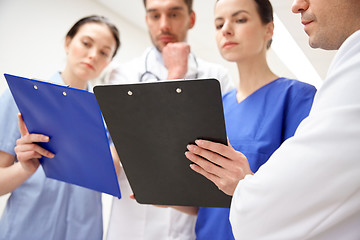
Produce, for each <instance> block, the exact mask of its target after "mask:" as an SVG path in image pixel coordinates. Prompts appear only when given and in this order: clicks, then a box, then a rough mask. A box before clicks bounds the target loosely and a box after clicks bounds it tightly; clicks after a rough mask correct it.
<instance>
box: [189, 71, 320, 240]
mask: <svg viewBox="0 0 360 240" xmlns="http://www.w3.org/2000/svg"><path fill="white" fill-rule="evenodd" d="M315 92H316V89H315V87H313V86H311V85H309V84H306V83H303V82H300V81H297V80H291V79H286V78H279V79H277V80H275V81H273V82H271V83H269V84H267V85H265V86H263V87H262V88H260V89H258V90H257V91H255V92H254V93H253V94H251V95H250V96H249V97H247V98H246V99H244V100H243V101H242V102H240V103H238V102H237V100H236V90H233V91H231V92H229V93H227V94H225V95H224V96H223V106H224V114H225V123H226V131H227V135H228V138H229V142H230V144H231V145H232V146H233V147H234V149H236V150H238V151H240V152H242V153H244V154H245V156H246V157H247V159H248V161H249V164H250V168H251V171H252V172H256V171H257V170H258V169H259V167H260V166H261V165H262V164H264V163H265V162H266V161H267V160H268V159H269V157H270V156H271V154H272V153H273V152H274V151H275V150H276V149H277V148H278V147H279V146H280V145H281V143H282V142H284V141H285V140H286V139H288V138H289V137H292V136H293V135H294V133H295V130H296V128H297V127H298V125H299V124H300V122H301V121H302V120H303V119H304V118H306V117H307V116H308V115H309V112H310V109H311V105H312V102H313V98H314V95H315ZM229 212H230V209H229V208H205V207H202V208H200V209H199V212H198V218H197V222H196V227H195V231H196V239H197V240H202V239H204V240H205V239H206V240H215V239H219V240H227V239H234V237H233V234H232V230H231V225H230V221H229Z"/></svg>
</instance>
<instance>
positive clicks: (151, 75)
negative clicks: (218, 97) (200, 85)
mask: <svg viewBox="0 0 360 240" xmlns="http://www.w3.org/2000/svg"><path fill="white" fill-rule="evenodd" d="M153 50H154V49H153V48H152V49H150V50H149V51H148V52H147V54H146V56H145V72H144V73H143V74H141V76H140V82H145V80H144V78H145V76H148V77H152V78H153V79H156V81H160V78H159V77H158V76H157V75H156V74H155V73H153V72H151V71H149V70H148V57H149V54H150V53H151V52H152V51H153ZM190 55H191V56H192V57H193V58H194V62H195V66H196V74H195V79H197V78H198V75H199V74H198V73H199V71H198V67H199V64H198V62H197V59H196V57H195V55H194V54H192V53H190Z"/></svg>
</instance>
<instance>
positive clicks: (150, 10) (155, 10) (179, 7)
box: [146, 6, 184, 13]
mask: <svg viewBox="0 0 360 240" xmlns="http://www.w3.org/2000/svg"><path fill="white" fill-rule="evenodd" d="M169 10H170V11H183V10H184V7H181V6H176V7H172V8H170V9H169ZM157 11H159V10H158V9H157V8H149V9H147V10H146V12H147V13H151V12H157Z"/></svg>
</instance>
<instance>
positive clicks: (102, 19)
mask: <svg viewBox="0 0 360 240" xmlns="http://www.w3.org/2000/svg"><path fill="white" fill-rule="evenodd" d="M86 23H102V24H105V25H106V26H108V27H109V29H110V31H111V33H112V35H113V37H114V39H115V42H116V48H115V51H114V54H113V56H112V57H114V56H115V54H116V52H117V50H118V48H119V47H120V37H119V30H118V29H117V27H116V26H115V25H114V24H113V23H111V22H110V21H109V19H107V18H105V17H103V16H98V15H91V16H87V17H84V18H81V19H80V20H79V21H77V22H76V23H75V24H74V25H73V26H72V27H71V28H70V30H69V32H68V33H67V34H66V37H70V38H73V37H74V36H75V35H76V33H77V32H78V31H79V28H80V27H81V26H83V25H84V24H86Z"/></svg>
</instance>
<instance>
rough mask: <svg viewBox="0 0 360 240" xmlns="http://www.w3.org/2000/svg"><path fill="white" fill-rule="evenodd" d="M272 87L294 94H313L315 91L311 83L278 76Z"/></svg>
mask: <svg viewBox="0 0 360 240" xmlns="http://www.w3.org/2000/svg"><path fill="white" fill-rule="evenodd" d="M273 87H274V88H278V89H281V90H282V91H284V92H286V93H288V94H295V95H296V94H298V93H301V94H312V95H314V94H315V92H316V88H315V87H314V86H313V85H311V84H308V83H305V82H302V81H299V80H295V79H289V78H279V79H277V80H275V81H274V84H273Z"/></svg>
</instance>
